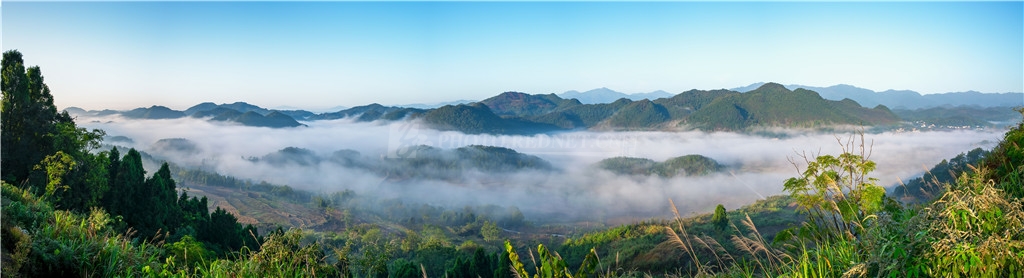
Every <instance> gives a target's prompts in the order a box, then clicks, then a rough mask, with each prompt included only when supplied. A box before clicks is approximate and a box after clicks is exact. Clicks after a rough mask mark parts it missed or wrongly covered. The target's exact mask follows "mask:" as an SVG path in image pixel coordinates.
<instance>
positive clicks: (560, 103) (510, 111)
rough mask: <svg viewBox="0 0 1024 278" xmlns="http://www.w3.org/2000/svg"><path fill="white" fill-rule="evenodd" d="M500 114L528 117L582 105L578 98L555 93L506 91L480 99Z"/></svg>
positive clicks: (495, 112)
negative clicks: (533, 93) (560, 95)
mask: <svg viewBox="0 0 1024 278" xmlns="http://www.w3.org/2000/svg"><path fill="white" fill-rule="evenodd" d="M480 103H483V104H484V105H487V107H489V108H490V109H491V111H492V112H494V114H496V115H499V116H515V117H526V116H535V115H541V114H547V113H551V112H555V111H559V110H564V109H566V108H569V107H572V106H577V105H581V104H580V102H579V101H578V100H576V99H562V98H560V97H558V96H557V95H555V94H548V95H531V94H524V93H520V92H504V93H502V94H500V95H497V96H494V97H491V98H488V99H485V100H482V101H480Z"/></svg>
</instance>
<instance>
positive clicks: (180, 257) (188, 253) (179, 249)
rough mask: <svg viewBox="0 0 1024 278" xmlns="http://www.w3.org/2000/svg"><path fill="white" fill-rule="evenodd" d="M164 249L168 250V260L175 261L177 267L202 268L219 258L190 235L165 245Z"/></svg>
mask: <svg viewBox="0 0 1024 278" xmlns="http://www.w3.org/2000/svg"><path fill="white" fill-rule="evenodd" d="M164 249H166V252H167V257H168V260H171V261H173V263H174V265H177V266H183V267H190V268H202V267H205V266H206V264H207V263H208V262H213V261H214V260H216V258H217V255H216V254H214V253H213V252H212V251H209V250H207V249H206V246H205V245H204V244H203V243H202V242H199V241H196V240H195V239H194V238H192V236H188V235H186V236H184V237H182V238H181V240H178V241H177V242H174V243H172V244H167V245H164Z"/></svg>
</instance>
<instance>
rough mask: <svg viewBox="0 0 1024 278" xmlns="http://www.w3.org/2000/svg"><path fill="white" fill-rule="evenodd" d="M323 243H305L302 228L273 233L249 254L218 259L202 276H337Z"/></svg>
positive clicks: (200, 271)
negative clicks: (328, 259)
mask: <svg viewBox="0 0 1024 278" xmlns="http://www.w3.org/2000/svg"><path fill="white" fill-rule="evenodd" d="M325 258H326V254H325V253H324V251H323V250H322V249H321V245H320V244H319V243H309V244H303V243H302V230H300V229H291V230H288V231H287V232H284V233H281V234H271V235H270V236H268V237H267V240H266V242H264V243H263V245H262V246H261V247H260V250H259V252H254V253H251V254H249V255H248V257H245V258H241V259H238V260H217V261H215V262H213V263H211V264H210V265H209V267H208V268H207V269H201V270H199V273H200V274H201V276H214V277H227V276H232V277H335V276H339V274H340V273H339V272H338V269H337V268H335V267H334V266H332V265H330V264H328V263H327V262H326V261H325Z"/></svg>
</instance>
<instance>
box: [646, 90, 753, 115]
mask: <svg viewBox="0 0 1024 278" xmlns="http://www.w3.org/2000/svg"><path fill="white" fill-rule="evenodd" d="M736 94H739V92H735V91H730V90H713V91H701V90H689V91H686V92H682V93H680V94H678V95H675V96H672V97H670V98H659V99H656V100H654V103H657V104H659V105H661V106H664V107H665V109H666V110H668V112H669V115H670V116H671V117H672V118H673V119H682V118H683V117H686V116H687V115H690V113H693V112H694V111H697V110H700V109H701V108H703V107H704V106H705V105H708V104H709V103H711V102H712V101H714V100H715V99H718V98H720V97H723V96H726V95H736Z"/></svg>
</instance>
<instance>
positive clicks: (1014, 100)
mask: <svg viewBox="0 0 1024 278" xmlns="http://www.w3.org/2000/svg"><path fill="white" fill-rule="evenodd" d="M764 84H765V83H764V82H759V83H754V84H751V85H748V86H744V87H739V88H733V89H732V90H733V91H738V92H748V91H751V90H754V89H757V88H758V87H760V86H762V85H764ZM786 88H787V89H790V90H796V89H799V88H803V89H807V90H811V91H815V92H818V94H820V95H821V97H822V98H825V99H828V100H843V99H846V98H849V99H852V100H854V101H857V102H858V103H860V104H861V105H864V106H866V107H874V106H877V105H885V106H886V107H889V108H891V109H905V110H915V109H926V108H934V107H943V106H964V105H966V106H980V107H1017V106H1021V105H1024V93H1021V92H1007V93H979V92H975V91H967V92H949V93H937V94H921V93H918V92H915V91H910V90H885V91H881V92H876V91H872V90H868V89H864V88H860V87H856V86H851V85H846V84H839V85H833V86H828V87H815V86H806V85H797V84H790V85H786Z"/></svg>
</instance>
